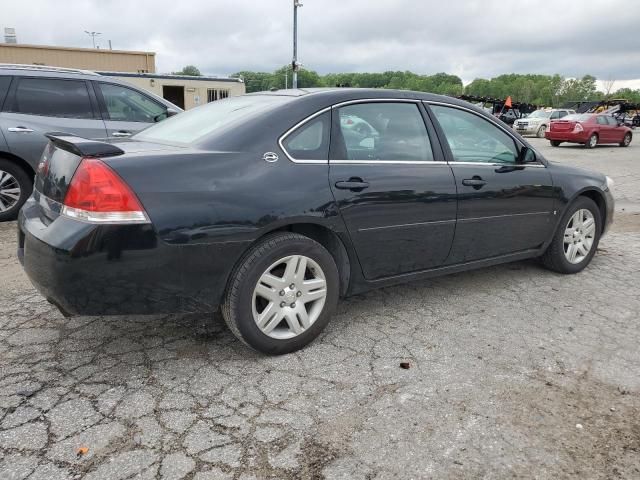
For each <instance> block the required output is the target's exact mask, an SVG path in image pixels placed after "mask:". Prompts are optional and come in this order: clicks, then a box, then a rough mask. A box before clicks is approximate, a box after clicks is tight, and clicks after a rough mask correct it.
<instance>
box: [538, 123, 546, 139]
mask: <svg viewBox="0 0 640 480" xmlns="http://www.w3.org/2000/svg"><path fill="white" fill-rule="evenodd" d="M546 131H547V126H546V125H540V128H539V129H538V131H537V132H536V136H537V137H538V138H544V134H545V132H546Z"/></svg>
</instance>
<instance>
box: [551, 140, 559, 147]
mask: <svg viewBox="0 0 640 480" xmlns="http://www.w3.org/2000/svg"><path fill="white" fill-rule="evenodd" d="M561 143H562V142H560V141H559V140H551V146H552V147H559V146H560V144H561Z"/></svg>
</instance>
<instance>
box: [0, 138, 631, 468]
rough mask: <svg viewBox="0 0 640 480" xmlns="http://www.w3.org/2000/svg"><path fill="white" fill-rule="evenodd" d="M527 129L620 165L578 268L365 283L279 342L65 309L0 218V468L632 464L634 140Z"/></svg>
mask: <svg viewBox="0 0 640 480" xmlns="http://www.w3.org/2000/svg"><path fill="white" fill-rule="evenodd" d="M532 141H533V143H535V144H536V145H540V146H541V148H542V149H543V150H545V152H547V153H548V155H549V158H551V159H555V160H558V161H560V162H566V163H570V164H574V165H583V166H586V167H589V168H592V169H596V170H600V171H602V172H604V173H606V174H608V175H610V176H612V177H613V178H614V180H615V181H616V193H617V198H618V199H619V204H618V213H617V218H616V223H615V224H614V228H613V230H612V232H611V233H610V234H609V235H608V236H607V237H605V238H604V239H603V241H602V242H601V246H600V251H599V254H598V255H597V256H596V257H595V259H594V261H593V263H592V265H591V266H590V267H589V268H588V269H587V270H585V271H584V272H583V273H581V274H579V275H575V276H561V275H557V274H554V273H551V272H548V271H546V270H543V269H542V268H540V267H539V266H538V265H537V264H536V262H532V261H530V262H520V263H514V264H509V265H504V266H499V267H494V268H489V269H485V270H479V271H474V272H471V273H465V274H459V275H453V276H449V277H444V278H440V279H436V280H432V281H424V282H418V283H414V284H410V285H406V286H401V287H394V288H388V289H384V290H380V291H376V292H371V293H369V294H366V295H362V296H358V297H354V298H351V299H348V300H346V301H343V302H342V303H341V304H340V306H339V311H338V314H337V315H336V317H335V318H334V320H333V321H332V323H331V324H330V326H329V327H328V328H327V330H326V332H325V333H324V334H323V335H322V337H321V338H320V339H319V340H318V341H316V342H315V343H314V344H313V345H311V346H310V347H308V348H306V349H305V350H303V351H301V352H298V353H296V354H293V355H288V356H284V357H278V358H268V357H264V356H261V355H258V354H256V353H253V352H251V351H249V350H247V349H246V348H244V347H243V346H242V345H241V344H240V343H239V342H237V341H235V340H234V338H233V337H232V336H231V334H230V333H228V332H227V330H226V329H225V328H224V327H223V325H222V324H221V323H220V322H219V321H211V320H210V319H208V318H204V317H200V316H189V317H184V316H181V317H177V316H164V317H101V318H89V317H78V318H72V319H65V318H63V317H62V316H61V315H60V314H59V313H58V312H57V311H56V309H55V308H53V307H52V306H50V305H49V304H48V303H47V302H46V301H45V300H44V299H43V298H42V297H41V296H40V295H38V294H37V293H36V292H35V290H34V289H33V288H32V287H31V285H30V284H29V282H28V280H27V279H26V277H25V275H24V274H23V273H22V271H21V268H20V266H19V264H18V262H17V259H16V257H15V248H16V244H15V224H14V223H5V224H0V287H1V288H0V479H3V480H7V479H22V478H27V477H28V478H30V479H34V480H35V479H51V480H56V479H65V478H88V479H103V478H109V479H111V478H113V479H125V478H133V477H135V478H171V479H178V478H194V479H198V480H202V479H218V478H220V479H224V478H235V479H239V478H241V479H249V478H265V477H270V478H278V479H286V478H344V479H359V478H367V479H370V478H376V479H377V478H380V479H386V478H438V479H446V478H452V479H453V478H455V479H460V478H487V479H504V478H540V479H558V478H589V479H591V478H602V479H605V478H606V479H611V478H614V479H615V478H627V479H632V478H640V374H639V372H640V351H639V349H638V344H639V343H640V325H639V322H638V317H639V312H640V188H639V187H640V145H638V144H633V145H632V146H631V147H630V148H628V149H621V148H617V147H611V148H609V147H601V148H596V149H595V150H592V151H585V150H584V149H582V148H579V147H577V148H576V147H571V146H562V147H560V148H551V147H549V146H548V144H547V143H546V142H544V141H542V140H537V139H534V140H532ZM401 362H408V363H409V365H410V368H408V369H402V368H400V363H401ZM85 448H86V450H84V449H85ZM78 449H83V450H81V451H80V453H78V452H79V450H78Z"/></svg>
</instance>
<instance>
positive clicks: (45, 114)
mask: <svg viewBox="0 0 640 480" xmlns="http://www.w3.org/2000/svg"><path fill="white" fill-rule="evenodd" d="M181 111H182V110H181V109H180V108H179V107H177V106H175V105H174V104H172V103H170V102H168V101H166V100H165V99H163V98H160V97H158V96H157V95H154V94H152V93H150V92H147V91H144V90H141V89H140V88H137V87H134V86H132V85H130V84H128V83H126V82H123V81H121V80H117V79H115V78H111V77H106V76H102V75H98V74H97V73H94V72H89V71H86V70H75V69H68V68H57V67H45V66H36V65H8V64H0V221H5V220H11V219H13V218H15V217H16V215H17V214H18V210H20V207H21V206H22V204H23V203H24V202H25V200H26V199H27V198H28V197H29V195H31V190H32V188H33V177H34V173H35V170H36V168H37V165H38V162H39V161H40V156H41V155H42V152H43V150H44V147H45V145H46V144H47V138H46V137H45V136H44V134H45V133H47V132H66V133H72V134H75V135H79V136H81V137H85V138H92V139H115V138H123V137H128V136H130V135H133V134H134V133H136V132H138V131H140V130H142V129H143V128H145V127H148V126H149V125H151V124H153V123H155V122H159V121H161V120H164V119H165V118H167V117H169V116H171V115H174V114H176V113H178V112H181Z"/></svg>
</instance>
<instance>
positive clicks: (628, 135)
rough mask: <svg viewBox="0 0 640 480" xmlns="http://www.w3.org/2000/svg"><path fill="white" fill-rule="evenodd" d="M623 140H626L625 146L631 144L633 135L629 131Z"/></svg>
mask: <svg viewBox="0 0 640 480" xmlns="http://www.w3.org/2000/svg"><path fill="white" fill-rule="evenodd" d="M623 141H624V146H625V147H628V146H629V144H630V143H631V135H630V134H628V133H627V134H626V135H625V136H624V140H623Z"/></svg>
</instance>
